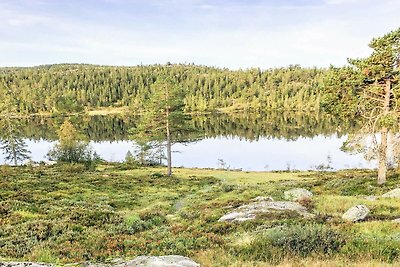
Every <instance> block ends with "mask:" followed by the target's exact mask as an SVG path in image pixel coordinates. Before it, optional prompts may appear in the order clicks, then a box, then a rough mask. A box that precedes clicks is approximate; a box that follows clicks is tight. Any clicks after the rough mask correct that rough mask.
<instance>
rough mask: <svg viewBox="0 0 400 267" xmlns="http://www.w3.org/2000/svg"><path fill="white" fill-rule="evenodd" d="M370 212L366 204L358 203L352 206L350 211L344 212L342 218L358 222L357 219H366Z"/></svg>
mask: <svg viewBox="0 0 400 267" xmlns="http://www.w3.org/2000/svg"><path fill="white" fill-rule="evenodd" d="M368 213H369V209H368V208H367V207H366V206H364V205H357V206H354V207H352V208H350V209H349V210H348V211H346V212H345V213H344V214H343V216H342V219H344V220H346V221H352V222H357V221H361V220H364V219H365V217H367V215H368Z"/></svg>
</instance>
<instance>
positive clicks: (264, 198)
mask: <svg viewBox="0 0 400 267" xmlns="http://www.w3.org/2000/svg"><path fill="white" fill-rule="evenodd" d="M251 201H274V199H273V198H272V197H262V196H259V197H255V198H253V199H252V200H251Z"/></svg>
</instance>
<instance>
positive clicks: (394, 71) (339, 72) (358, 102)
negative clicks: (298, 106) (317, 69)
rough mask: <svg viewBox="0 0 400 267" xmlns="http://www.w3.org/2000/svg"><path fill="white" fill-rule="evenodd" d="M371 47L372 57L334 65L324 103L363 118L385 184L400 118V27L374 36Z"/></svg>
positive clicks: (333, 110) (345, 114) (380, 179)
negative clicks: (390, 145) (390, 143)
mask: <svg viewBox="0 0 400 267" xmlns="http://www.w3.org/2000/svg"><path fill="white" fill-rule="evenodd" d="M369 47H370V48H372V50H373V51H372V53H371V55H370V56H369V57H367V58H362V59H349V63H350V66H349V67H345V68H336V69H334V68H333V69H331V75H329V76H328V80H327V86H326V92H325V95H324V101H323V102H322V107H324V108H325V109H326V110H328V111H329V112H331V113H333V114H335V115H339V116H343V117H355V118H357V119H360V120H363V121H364V125H365V127H364V128H363V132H361V134H362V135H363V136H366V134H370V135H372V137H373V139H374V140H373V146H371V149H369V151H371V150H372V151H375V152H376V154H377V158H378V178H377V181H378V184H383V183H385V181H386V171H387V163H388V138H389V135H390V134H391V132H392V134H394V132H393V129H395V128H397V127H398V121H399V118H400V108H399V104H400V86H399V85H400V83H399V81H400V28H399V29H397V30H395V31H392V32H390V33H388V34H386V35H384V36H382V37H379V38H375V39H373V40H372V41H371V42H370V44H369ZM377 132H380V143H379V144H378V141H377V139H376V133H377ZM349 143H354V142H352V141H350V142H349Z"/></svg>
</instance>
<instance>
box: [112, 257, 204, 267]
mask: <svg viewBox="0 0 400 267" xmlns="http://www.w3.org/2000/svg"><path fill="white" fill-rule="evenodd" d="M114 266H115V267H200V264H198V263H196V262H194V261H193V260H191V259H189V258H187V257H183V256H178V255H170V256H158V257H155V256H139V257H137V258H135V259H133V260H131V261H126V262H123V263H119V264H116V265H114Z"/></svg>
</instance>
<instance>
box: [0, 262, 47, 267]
mask: <svg viewBox="0 0 400 267" xmlns="http://www.w3.org/2000/svg"><path fill="white" fill-rule="evenodd" d="M49 266H52V265H51V264H45V263H38V262H0V267H49Z"/></svg>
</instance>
